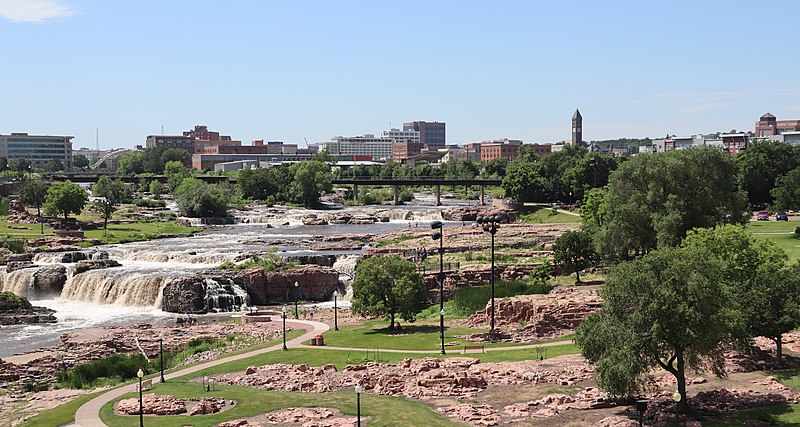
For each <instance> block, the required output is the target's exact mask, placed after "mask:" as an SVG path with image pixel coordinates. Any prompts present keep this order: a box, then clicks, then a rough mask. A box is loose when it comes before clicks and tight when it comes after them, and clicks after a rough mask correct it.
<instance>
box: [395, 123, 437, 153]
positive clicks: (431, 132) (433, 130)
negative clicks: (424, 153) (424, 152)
mask: <svg viewBox="0 0 800 427" xmlns="http://www.w3.org/2000/svg"><path fill="white" fill-rule="evenodd" d="M403 130H404V131H417V132H419V140H420V142H421V143H423V144H425V147H426V148H427V149H429V150H438V149H439V148H444V146H445V145H446V144H447V138H446V135H445V123H441V122H425V121H414V122H407V123H403Z"/></svg>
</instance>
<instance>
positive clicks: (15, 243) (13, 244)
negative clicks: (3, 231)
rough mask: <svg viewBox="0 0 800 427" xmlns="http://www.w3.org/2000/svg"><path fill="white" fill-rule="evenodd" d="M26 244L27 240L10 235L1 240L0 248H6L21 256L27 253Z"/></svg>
mask: <svg viewBox="0 0 800 427" xmlns="http://www.w3.org/2000/svg"><path fill="white" fill-rule="evenodd" d="M26 244H27V242H26V241H25V239H20V238H16V237H11V236H8V235H6V236H3V238H2V239H0V247H2V248H6V249H8V250H10V251H11V252H14V253H15V254H21V253H23V252H25V246H26Z"/></svg>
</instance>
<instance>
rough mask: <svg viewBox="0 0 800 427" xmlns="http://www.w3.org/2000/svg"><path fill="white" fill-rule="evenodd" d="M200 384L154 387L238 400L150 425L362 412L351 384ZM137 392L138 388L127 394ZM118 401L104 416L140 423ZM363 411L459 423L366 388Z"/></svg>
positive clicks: (402, 422)
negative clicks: (284, 387) (309, 387)
mask: <svg viewBox="0 0 800 427" xmlns="http://www.w3.org/2000/svg"><path fill="white" fill-rule="evenodd" d="M201 387H202V386H201V385H200V384H196V383H189V382H187V381H169V382H167V383H165V384H159V383H154V384H153V391H152V393H158V394H170V395H173V396H176V397H181V398H186V397H198V396H203V395H206V396H211V397H224V398H225V399H226V400H231V399H232V400H234V401H236V406H235V407H234V408H233V409H230V410H228V411H225V412H220V413H217V414H212V415H195V416H192V417H190V416H186V415H175V416H160V417H155V416H145V417H144V420H145V421H144V423H145V424H147V425H155V424H154V423H155V422H156V418H157V424H158V426H160V427H173V426H174V427H181V426H187V425H191V426H196V427H205V426H211V425H214V424H216V423H219V422H221V421H225V420H231V419H235V418H242V417H250V416H254V415H258V414H262V413H265V412H271V411H274V410H277V409H281V408H289V407H329V408H338V409H339V410H340V411H341V412H342V413H343V414H347V415H356V396H355V392H353V391H351V390H339V391H336V392H332V393H290V392H279V391H265V390H261V389H257V388H250V387H238V386H217V387H216V391H212V392H204V391H203V390H202V389H201ZM131 397H136V395H135V394H134V393H130V394H127V395H125V396H122V397H121V399H126V398H131ZM113 404H114V402H109V403H108V404H106V405H105V406H103V408H102V409H101V411H100V417H101V419H102V420H103V422H105V423H106V424H108V425H109V426H111V427H123V426H138V425H139V417H138V416H136V415H134V416H117V415H114V413H113ZM361 415H362V416H364V417H371V419H370V421H369V425H370V426H431V427H436V426H458V425H459V424H455V423H453V422H451V421H449V420H447V419H446V418H445V417H443V416H442V415H440V414H438V413H436V412H435V411H433V410H432V409H431V408H430V407H428V406H427V405H425V404H424V403H420V402H416V401H411V400H407V399H404V398H402V397H392V396H380V395H376V394H372V393H362V394H361Z"/></svg>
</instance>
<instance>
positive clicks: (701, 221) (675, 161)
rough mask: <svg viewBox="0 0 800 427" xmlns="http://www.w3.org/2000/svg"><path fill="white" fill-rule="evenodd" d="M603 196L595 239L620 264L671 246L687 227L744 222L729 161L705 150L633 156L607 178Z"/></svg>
mask: <svg viewBox="0 0 800 427" xmlns="http://www.w3.org/2000/svg"><path fill="white" fill-rule="evenodd" d="M608 191H609V194H608V198H607V203H606V215H605V220H604V223H603V227H602V228H600V229H599V230H598V232H597V234H596V240H597V242H598V243H599V245H600V247H601V248H602V250H603V252H604V254H606V255H609V256H616V257H621V258H623V259H627V258H630V256H632V255H639V254H643V253H647V252H648V251H650V250H653V249H655V248H663V247H668V246H677V245H679V244H680V243H681V240H683V238H684V237H685V236H686V232H687V231H689V230H691V229H693V228H707V227H713V226H715V225H717V224H725V223H744V222H746V221H747V220H748V218H749V217H750V214H749V212H748V206H747V198H746V195H745V194H744V192H743V191H742V190H740V189H739V188H738V187H737V185H736V165H735V163H734V160H733V159H732V158H731V157H730V156H728V155H726V154H723V153H721V152H720V151H719V150H715V149H711V148H691V149H686V150H675V151H668V152H666V153H661V154H654V155H647V156H635V157H633V158H631V159H630V160H628V161H625V162H623V163H621V164H620V166H619V168H618V169H617V170H616V171H615V172H614V173H613V174H612V175H611V180H610V183H609V185H608Z"/></svg>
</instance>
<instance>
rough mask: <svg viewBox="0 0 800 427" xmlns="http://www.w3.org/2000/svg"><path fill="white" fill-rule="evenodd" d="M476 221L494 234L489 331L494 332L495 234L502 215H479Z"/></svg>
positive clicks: (484, 229)
mask: <svg viewBox="0 0 800 427" xmlns="http://www.w3.org/2000/svg"><path fill="white" fill-rule="evenodd" d="M475 222H477V223H478V224H481V225H483V231H488V232H489V234H491V235H492V272H491V278H490V281H491V284H492V308H491V310H492V312H491V322H490V323H489V333H490V334H494V235H495V234H497V229H498V228H499V223H500V217H498V216H497V215H488V216H482V215H481V216H478V217H477V218H475Z"/></svg>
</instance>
